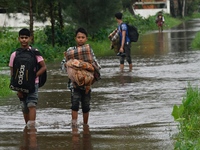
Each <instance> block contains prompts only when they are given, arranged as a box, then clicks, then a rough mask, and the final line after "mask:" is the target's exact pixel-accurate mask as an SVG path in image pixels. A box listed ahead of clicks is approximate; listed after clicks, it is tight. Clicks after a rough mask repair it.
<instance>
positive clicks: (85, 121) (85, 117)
mask: <svg viewBox="0 0 200 150" xmlns="http://www.w3.org/2000/svg"><path fill="white" fill-rule="evenodd" d="M88 118H89V112H87V113H83V123H84V124H88Z"/></svg>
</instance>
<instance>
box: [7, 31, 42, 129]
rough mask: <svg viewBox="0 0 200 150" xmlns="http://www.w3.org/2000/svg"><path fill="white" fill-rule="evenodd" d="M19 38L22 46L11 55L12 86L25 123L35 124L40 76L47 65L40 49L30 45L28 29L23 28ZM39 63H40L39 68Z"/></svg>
mask: <svg viewBox="0 0 200 150" xmlns="http://www.w3.org/2000/svg"><path fill="white" fill-rule="evenodd" d="M18 40H19V42H20V46H21V47H20V48H18V49H17V50H16V51H14V52H13V53H12V54H11V55H10V62H9V67H10V75H11V83H10V88H11V89H12V90H14V91H17V96H18V98H19V99H20V102H21V106H22V112H23V116H24V121H25V123H26V124H27V125H28V124H30V125H33V126H34V125H35V119H36V105H37V103H38V87H39V76H41V75H42V74H43V73H44V72H46V65H45V62H44V59H43V57H42V56H41V55H40V53H39V51H38V50H36V49H33V48H32V47H31V46H29V42H30V40H31V36H30V31H29V30H28V29H26V28H23V29H21V30H20V31H19V37H18ZM37 65H40V68H39V69H37Z"/></svg>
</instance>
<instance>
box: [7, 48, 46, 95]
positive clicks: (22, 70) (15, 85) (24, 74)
mask: <svg viewBox="0 0 200 150" xmlns="http://www.w3.org/2000/svg"><path fill="white" fill-rule="evenodd" d="M36 55H40V53H39V52H38V51H35V50H34V49H31V50H29V51H27V50H26V49H22V48H19V49H17V50H16V56H15V58H14V61H13V75H12V77H11V81H10V89H11V90H14V91H21V92H23V93H32V92H34V91H35V78H36V71H37V70H38V69H39V64H38V63H37V59H36ZM45 82H46V80H45ZM43 85H44V83H43Z"/></svg>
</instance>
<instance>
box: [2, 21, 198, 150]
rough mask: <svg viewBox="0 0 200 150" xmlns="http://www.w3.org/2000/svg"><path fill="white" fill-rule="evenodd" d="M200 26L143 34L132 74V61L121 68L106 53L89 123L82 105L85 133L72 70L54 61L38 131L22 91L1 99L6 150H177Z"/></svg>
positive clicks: (134, 46) (194, 69)
mask: <svg viewBox="0 0 200 150" xmlns="http://www.w3.org/2000/svg"><path fill="white" fill-rule="evenodd" d="M199 30H200V20H199V19H196V20H191V21H188V22H185V23H183V24H181V25H179V26H178V27H176V28H172V29H170V30H164V31H163V33H158V31H152V32H150V33H148V34H145V35H143V36H141V37H140V40H139V42H138V43H133V44H132V60H133V71H132V72H129V71H128V65H127V63H126V64H125V71H124V72H123V73H121V72H120V71H119V60H118V57H117V56H115V55H114V53H113V56H112V57H103V58H98V59H99V61H100V64H101V65H102V70H101V73H102V79H101V80H100V81H99V82H97V83H95V84H94V85H93V88H92V102H91V112H90V118H89V128H87V127H85V126H82V125H81V124H82V113H81V111H79V128H78V131H72V129H71V126H70V122H71V116H70V92H69V90H68V89H67V85H66V83H67V76H66V74H65V73H63V72H61V71H60V62H57V63H53V64H48V81H47V83H46V85H45V86H44V87H42V88H41V89H40V90H39V104H38V108H37V127H36V130H35V129H26V128H25V124H24V121H23V118H22V113H21V111H20V105H19V101H18V99H17V98H16V95H14V96H11V97H8V98H6V99H5V98H0V150H15V149H23V150H26V149H27V150H28V149H34V150H35V149H40V150H55V149H57V150H122V149H126V150H172V149H173V144H174V143H173V142H174V141H173V136H174V134H175V133H177V124H176V123H175V122H174V120H173V117H172V116H171V112H172V109H173V105H174V104H180V103H181V101H182V99H183V97H184V96H185V94H186V88H187V85H188V83H190V84H191V85H193V86H198V85H199V74H200V69H199V66H200V52H199V51H194V50H193V51H192V50H191V48H190V44H191V41H192V39H193V38H194V36H195V34H196V32H198V31H199ZM4 73H6V74H7V73H9V72H8V71H5V72H4Z"/></svg>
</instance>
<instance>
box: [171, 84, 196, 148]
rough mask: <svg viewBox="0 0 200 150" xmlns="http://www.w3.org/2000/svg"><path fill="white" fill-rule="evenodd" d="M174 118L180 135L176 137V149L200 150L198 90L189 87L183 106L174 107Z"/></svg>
mask: <svg viewBox="0 0 200 150" xmlns="http://www.w3.org/2000/svg"><path fill="white" fill-rule="evenodd" d="M172 116H173V117H174V120H175V121H177V122H179V126H178V127H179V133H178V134H177V135H175V140H176V143H175V149H177V150H189V149H191V150H195V149H196V150H198V149H200V126H199V125H200V91H199V89H198V88H192V87H191V86H190V85H189V86H188V88H187V92H186V96H185V98H183V101H182V104H181V105H180V106H177V105H174V108H173V112H172Z"/></svg>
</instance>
